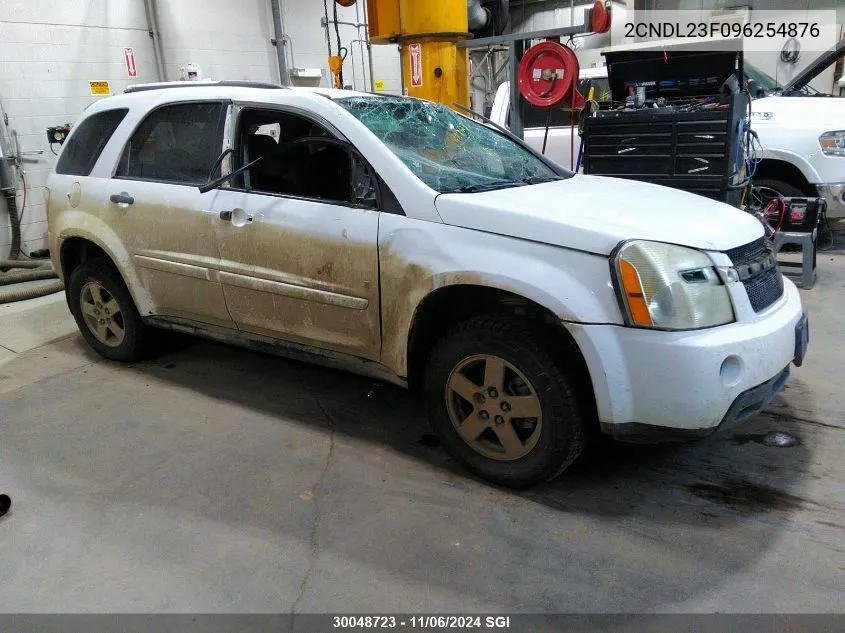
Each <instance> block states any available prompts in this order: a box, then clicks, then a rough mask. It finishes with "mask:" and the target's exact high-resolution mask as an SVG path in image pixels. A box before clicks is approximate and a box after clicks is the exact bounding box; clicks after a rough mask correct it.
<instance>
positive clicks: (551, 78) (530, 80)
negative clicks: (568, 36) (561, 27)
mask: <svg viewBox="0 0 845 633" xmlns="http://www.w3.org/2000/svg"><path fill="white" fill-rule="evenodd" d="M589 23H590V28H591V29H592V31H593V32H595V33H607V32H608V31H609V30H610V23H611V12H610V3H609V2H607V3H606V2H604V1H603V0H596V1H595V4H593V8H592V9H591V10H590V15H589ZM578 71H579V67H578V58H577V57H575V53H574V52H572V49H571V48H568V47H566V46H562V45H561V44H560V43H559V42H557V41H553V40H547V41H545V42H541V43H539V44H537V45H535V46H532V47H531V48H529V49H528V50H527V51H526V53H525V55H524V56H523V57H522V60H521V61H520V62H519V73H518V78H519V91H520V93H522V96H523V97H525V100H526V101H528V103H531V104H532V105H535V106H540V107H549V106H553V105H555V104H558V103H560V102H561V101H563V102H564V105H567V106H569V107H570V108H572V109H573V110H574V109H577V108H582V107H584V97H583V96H581V95H580V94H579V93H578V91H577V90H576V89H575V87H576V85H577V83H578Z"/></svg>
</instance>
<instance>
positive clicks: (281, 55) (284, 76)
mask: <svg viewBox="0 0 845 633" xmlns="http://www.w3.org/2000/svg"><path fill="white" fill-rule="evenodd" d="M281 2H282V0H270V8H271V9H272V10H273V32H274V33H275V35H276V58H277V59H278V60H279V61H278V63H279V83H280V84H282V85H283V86H287V85H289V84H290V78H289V76H288V62H287V59H285V29H284V28H283V27H282V7H281Z"/></svg>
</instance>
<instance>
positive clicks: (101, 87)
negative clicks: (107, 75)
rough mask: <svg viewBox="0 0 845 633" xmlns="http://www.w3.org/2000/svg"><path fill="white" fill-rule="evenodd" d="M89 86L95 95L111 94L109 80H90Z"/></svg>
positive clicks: (104, 95) (105, 95)
mask: <svg viewBox="0 0 845 633" xmlns="http://www.w3.org/2000/svg"><path fill="white" fill-rule="evenodd" d="M88 88H89V90H90V91H91V95H92V96H94V97H107V96H108V95H110V94H111V86H109V82H107V81H89V82H88Z"/></svg>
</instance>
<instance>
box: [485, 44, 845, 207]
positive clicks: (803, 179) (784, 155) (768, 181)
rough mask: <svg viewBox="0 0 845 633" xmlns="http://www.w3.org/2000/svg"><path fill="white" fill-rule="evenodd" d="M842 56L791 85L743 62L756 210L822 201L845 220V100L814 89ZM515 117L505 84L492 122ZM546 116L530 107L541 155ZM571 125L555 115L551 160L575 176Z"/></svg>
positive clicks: (600, 72) (590, 73)
mask: <svg viewBox="0 0 845 633" xmlns="http://www.w3.org/2000/svg"><path fill="white" fill-rule="evenodd" d="M636 46H645V45H636ZM843 55H845V40H843V41H842V42H840V43H839V44H838V45H837V46H836V47H835V48H834V49H832V50H830V51H828V52H826V53H824V54H823V55H821V56H820V57H819V58H818V59H817V60H816V62H815V63H814V64H812V65H810V66H808V67H807V68H806V69H805V70H804V72H802V73H800V74H799V75H798V76H796V77H795V78H794V79H793V80H792V81H790V82H788V83H787V84H785V85H780V84H779V83H778V82H777V81H775V80H774V79H772V78H771V77H769V76H768V75H767V74H766V73H764V72H763V71H761V70H759V69H758V68H756V67H754V66H753V65H752V64H749V63H748V62H746V63H745V75H746V77H747V78H748V79H749V80H753V81H752V83H751V89H752V91H753V93H754V94H753V97H754V99H753V100H752V103H751V117H752V118H751V124H752V127H753V129H754V130H755V131H756V132H757V134H758V135H759V138H760V143H761V144H762V146H763V155H762V161H761V163H760V164H759V166H758V167H757V172H756V174H755V177H754V183H753V184H754V186H755V199H754V204H755V205H757V206H760V207H761V208H763V207H765V205H766V204H767V202H768V200H769V199H771V198H773V197H778V196H813V197H816V196H818V197H821V198H824V199H825V200H826V201H827V214H828V216H829V217H831V218H842V217H845V99H843V98H841V97H836V96H834V95H832V94H822V93H819V92H818V91H816V90H814V89H813V88H811V87H810V85H809V83H810V82H811V81H812V80H813V79H814V78H815V77H816V76H818V75H819V74H820V73H821V72H823V71H824V70H825V69H826V68H828V67H829V66H830V65H831V64H834V63H836V61H837V60H838V59H839V58H841V57H842V56H843ZM588 80H589V81H591V82H592V83H593V84H594V85H597V86H601V87H602V88H601V90H606V89H607V88H606V86H607V68H606V67H602V68H597V69H593V68H588V69H584V70H583V71H582V72H581V75H580V79H579V91H582V94H584V91H585V89H586V85H587V83H588ZM509 111H510V87H509V84H508V83H504V84H502V85H501V86H499V89H498V91H497V92H496V97H495V99H494V103H493V108H492V111H491V115H490V118H491V119H492V120H493V121H494V122H495V123H497V124H498V125H502V126H507V124H508V118H509ZM547 117H548V113H547V111H546V110H545V109H544V108H537V107H535V106H530V105H528V104H526V105H525V121H524V127H525V135H524V138H525V142H526V143H528V145H530V146H531V147H532V148H534V149H535V150H537V151H540V150H541V149H542V147H543V138H544V136H545V134H546V121H547V120H548V119H547ZM569 120H570V119H569V114H568V113H565V112H562V111H560V110H556V111H554V112H553V114H552V125H551V127H550V128H549V133H548V142H547V145H546V155H547V156H548V157H549V158H551V159H552V160H554V161H555V162H557V163H559V164H561V165H563V166H564V167H567V168H569V169H572V168H573V166H574V161H573V160H572V158H573V156H574V157H575V158H576V160H577V156H578V145H579V143H580V138H579V137H578V131H577V127H576V128H575V130H574V133H575V134H574V139H573V129H572V128H571V126H570V122H569ZM573 147H574V148H575V149H574V152H573V150H572V148H573Z"/></svg>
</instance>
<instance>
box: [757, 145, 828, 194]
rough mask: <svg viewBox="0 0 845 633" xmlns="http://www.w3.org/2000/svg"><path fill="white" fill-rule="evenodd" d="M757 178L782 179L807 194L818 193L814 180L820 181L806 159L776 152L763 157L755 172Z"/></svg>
mask: <svg viewBox="0 0 845 633" xmlns="http://www.w3.org/2000/svg"><path fill="white" fill-rule="evenodd" d="M754 179H755V180H763V179H766V180H780V181H781V182H785V183H787V184H790V185H792V186H793V187H796V188H797V189H800V190H801V191H803V192H804V194H805V195H808V196H815V195H818V192H817V191H816V186H815V185H814V184H813V183H814V182H818V175H817V174H816V173H815V170H814V169H813V168H812V166H810V164H809V163H806V161H803V160H799V157H798V156H794V155H791V154H787V155H785V156H784V155H781V154H776V155H773V156H770V157H766V158H763V160H761V161H760V164H759V165H757V169H756V171H755V173H754Z"/></svg>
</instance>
